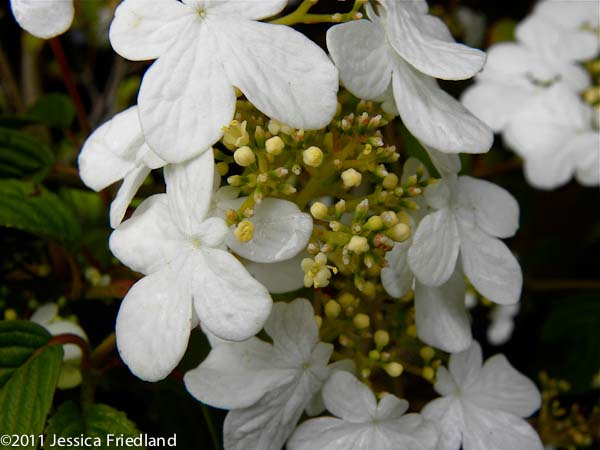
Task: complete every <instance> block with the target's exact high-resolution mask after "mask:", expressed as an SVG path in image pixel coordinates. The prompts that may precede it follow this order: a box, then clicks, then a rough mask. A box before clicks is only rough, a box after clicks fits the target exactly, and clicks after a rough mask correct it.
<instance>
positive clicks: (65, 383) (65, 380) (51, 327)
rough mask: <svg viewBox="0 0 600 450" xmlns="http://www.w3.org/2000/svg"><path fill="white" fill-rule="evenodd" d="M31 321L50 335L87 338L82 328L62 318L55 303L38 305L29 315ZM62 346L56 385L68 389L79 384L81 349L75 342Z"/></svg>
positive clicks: (80, 378) (80, 377)
mask: <svg viewBox="0 0 600 450" xmlns="http://www.w3.org/2000/svg"><path fill="white" fill-rule="evenodd" d="M29 320H31V321H32V322H35V323H37V324H38V325H41V326H42V327H44V328H45V329H46V330H48V332H49V333H50V334H51V335H52V336H57V335H59V334H74V335H75V336H79V337H80V338H82V339H84V340H86V341H87V340H88V338H87V335H86V334H85V331H84V330H83V328H81V327H80V326H79V325H77V324H76V323H73V322H70V321H68V320H63V319H61V318H60V316H59V315H58V306H57V305H56V303H46V304H45V305H42V306H40V307H39V308H38V309H36V310H35V312H34V313H33V314H32V315H31V317H30V319H29ZM62 348H63V364H62V366H61V369H60V375H59V376H58V383H57V386H58V387H59V388H60V389H70V388H74V387H76V386H78V385H79V384H81V381H82V379H83V377H82V375H81V368H80V366H81V357H82V353H81V349H80V348H79V347H78V346H77V345H75V344H65V345H63V346H62Z"/></svg>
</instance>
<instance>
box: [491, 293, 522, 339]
mask: <svg viewBox="0 0 600 450" xmlns="http://www.w3.org/2000/svg"><path fill="white" fill-rule="evenodd" d="M519 309H520V305H519V304H518V303H516V304H514V305H497V306H495V307H494V309H493V310H492V311H491V313H490V319H491V323H490V325H489V326H488V329H487V339H488V342H489V343H490V344H493V345H502V344H504V343H506V342H508V341H509V339H510V337H511V335H512V333H513V330H514V329H515V316H516V315H517V314H519Z"/></svg>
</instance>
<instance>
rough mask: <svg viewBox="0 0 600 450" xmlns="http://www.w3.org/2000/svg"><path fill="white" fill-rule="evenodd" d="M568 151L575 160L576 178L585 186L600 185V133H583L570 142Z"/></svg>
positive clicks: (591, 131)
mask: <svg viewBox="0 0 600 450" xmlns="http://www.w3.org/2000/svg"><path fill="white" fill-rule="evenodd" d="M568 151H569V152H571V153H572V154H573V156H574V158H575V166H576V171H575V178H577V181H578V182H579V183H580V184H582V185H584V186H598V185H599V184H600V133H598V131H595V130H590V131H589V132H586V133H582V134H581V135H578V136H577V137H576V138H575V139H572V140H571V142H569V146H568Z"/></svg>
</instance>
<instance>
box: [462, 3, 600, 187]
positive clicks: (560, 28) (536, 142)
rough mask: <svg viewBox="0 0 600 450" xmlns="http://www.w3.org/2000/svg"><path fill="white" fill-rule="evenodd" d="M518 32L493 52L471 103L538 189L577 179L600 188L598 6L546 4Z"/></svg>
mask: <svg viewBox="0 0 600 450" xmlns="http://www.w3.org/2000/svg"><path fill="white" fill-rule="evenodd" d="M515 34H516V39H517V41H516V42H508V43H504V42H503V43H499V44H496V45H493V46H492V47H491V48H490V49H489V52H488V61H487V64H486V67H485V69H484V70H483V71H482V72H481V73H480V74H479V75H477V77H476V83H475V85H474V86H472V87H471V88H469V89H468V90H467V91H466V92H465V93H464V95H463V98H462V101H463V103H464V105H465V106H467V108H469V109H470V110H471V111H473V113H475V114H476V115H477V116H478V117H480V118H481V119H482V120H483V121H484V122H485V123H487V124H488V125H489V126H490V127H491V128H492V129H493V130H494V131H495V132H498V133H502V136H503V137H504V139H505V141H506V143H507V144H508V145H509V146H510V147H511V148H512V149H513V150H514V151H515V152H516V153H517V154H518V155H519V156H521V157H522V158H523V160H524V163H525V176H526V177H527V180H528V181H529V182H530V183H531V184H532V185H533V186H536V187H538V188H544V189H552V188H556V187H558V186H561V185H563V184H565V183H567V182H568V181H569V180H570V179H571V178H572V177H573V175H574V176H575V178H576V179H577V181H578V182H579V183H581V184H583V185H586V186H595V185H598V184H600V171H599V170H598V168H599V167H600V150H599V149H600V123H599V117H600V114H599V110H598V105H597V93H596V92H597V87H594V86H593V84H595V83H597V82H598V67H597V66H598V62H597V59H596V60H594V58H597V57H598V51H599V47H600V18H599V16H598V4H597V2H593V1H592V2H580V1H563V2H556V1H552V0H544V1H541V2H539V3H538V4H537V5H536V7H535V9H534V11H533V13H532V14H531V15H530V16H528V17H527V18H526V19H525V20H524V21H523V22H521V23H520V24H519V25H518V26H517V28H516V31H515ZM586 61H588V62H589V63H588V64H587V68H588V71H589V72H591V75H592V76H590V74H589V73H587V72H586V70H585V69H584V67H583V66H582V63H583V62H586Z"/></svg>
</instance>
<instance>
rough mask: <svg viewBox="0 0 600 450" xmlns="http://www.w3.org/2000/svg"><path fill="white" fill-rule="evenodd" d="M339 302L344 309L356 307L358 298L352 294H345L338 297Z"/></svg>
mask: <svg viewBox="0 0 600 450" xmlns="http://www.w3.org/2000/svg"><path fill="white" fill-rule="evenodd" d="M338 302H339V304H340V305H342V306H343V307H344V308H348V307H349V306H354V303H355V302H356V298H355V297H354V295H352V294H351V293H350V292H344V293H343V294H342V295H340V296H339V297H338Z"/></svg>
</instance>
